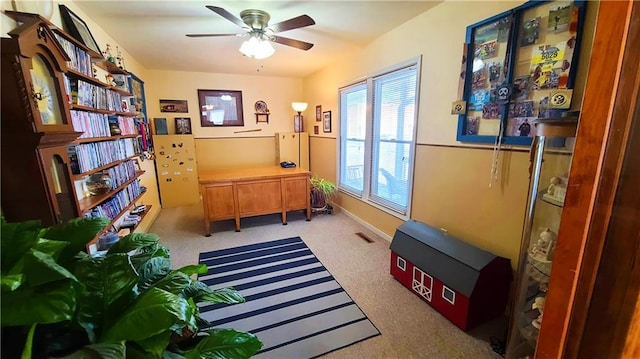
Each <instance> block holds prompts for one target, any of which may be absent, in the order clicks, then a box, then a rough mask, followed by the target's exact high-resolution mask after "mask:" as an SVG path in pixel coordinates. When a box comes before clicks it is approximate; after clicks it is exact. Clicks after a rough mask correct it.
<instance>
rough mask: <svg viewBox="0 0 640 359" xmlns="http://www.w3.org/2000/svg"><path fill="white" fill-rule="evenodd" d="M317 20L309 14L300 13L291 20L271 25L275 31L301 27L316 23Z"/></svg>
mask: <svg viewBox="0 0 640 359" xmlns="http://www.w3.org/2000/svg"><path fill="white" fill-rule="evenodd" d="M315 23H316V22H315V21H313V19H312V18H311V17H309V16H308V15H300V16H298V17H294V18H292V19H289V20H285V21H282V22H279V23H277V24H273V25H269V27H270V28H271V30H273V32H283V31H287V30H293V29H299V28H301V27H305V26H310V25H315Z"/></svg>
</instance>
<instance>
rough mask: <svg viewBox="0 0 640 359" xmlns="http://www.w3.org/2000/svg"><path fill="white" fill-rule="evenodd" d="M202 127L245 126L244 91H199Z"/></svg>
mask: <svg viewBox="0 0 640 359" xmlns="http://www.w3.org/2000/svg"><path fill="white" fill-rule="evenodd" d="M198 101H199V105H200V124H201V125H202V127H217V126H244V118H243V115H242V91H233V90H198Z"/></svg>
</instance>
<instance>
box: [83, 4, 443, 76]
mask: <svg viewBox="0 0 640 359" xmlns="http://www.w3.org/2000/svg"><path fill="white" fill-rule="evenodd" d="M438 3H439V1H331V0H319V1H230V0H226V1H207V2H202V1H180V0H174V1H167V0H161V1H147V0H136V1H131V0H129V1H114V0H102V1H75V4H76V5H77V6H78V7H79V8H81V9H82V10H83V11H84V12H85V13H87V15H88V16H89V17H90V18H91V19H92V20H93V21H95V22H96V23H97V24H98V25H100V26H101V27H102V28H103V29H104V30H105V31H106V32H107V33H108V34H109V35H110V36H111V37H112V38H114V39H116V40H117V41H118V44H119V45H120V46H122V47H123V48H125V49H126V50H127V52H128V53H130V54H131V56H133V57H134V58H135V59H136V60H138V61H139V62H141V64H142V65H143V66H144V67H145V68H148V69H161V70H178V71H195V72H215V73H233V74H252V75H265V76H287V77H303V76H306V75H309V74H312V73H313V72H315V71H318V70H319V69H322V68H323V67H325V66H327V65H328V64H331V63H332V62H334V61H335V59H336V57H337V55H341V54H344V53H345V52H347V51H351V50H353V49H354V48H359V47H364V46H366V45H367V44H368V43H370V42H371V41H372V40H374V39H376V38H377V37H379V36H380V35H382V34H384V33H386V32H388V31H389V30H391V29H393V28H395V27H397V26H398V25H400V24H402V23H404V22H406V21H407V20H409V19H411V18H413V17H415V16H417V15H419V14H421V13H423V12H425V11H426V10H428V9H430V8H431V7H433V6H435V5H437V4H438ZM205 5H213V6H219V7H222V8H224V9H226V10H227V11H229V12H230V13H232V14H233V15H235V16H236V17H238V18H239V17H240V11H242V10H245V9H250V8H254V9H260V10H264V11H267V12H268V13H269V14H270V15H271V21H270V22H269V23H270V24H275V23H278V22H281V21H285V20H288V19H290V18H293V17H296V16H299V15H302V14H307V15H309V16H310V17H312V18H313V19H314V20H315V22H316V24H315V25H312V26H309V27H305V28H300V29H294V30H289V31H285V32H280V33H278V34H279V35H281V36H284V37H289V38H293V39H296V40H302V41H306V42H310V43H313V44H314V47H313V48H311V49H310V50H308V51H303V50H299V49H296V48H292V47H289V46H284V45H280V44H276V43H274V44H273V46H274V48H275V50H276V52H275V54H274V55H273V56H271V57H269V58H267V59H264V60H255V59H251V58H248V57H245V56H243V55H242V54H241V53H240V52H239V51H238V48H239V47H240V45H241V43H242V41H244V39H243V38H240V37H235V36H229V37H207V38H188V37H186V36H185V35H186V34H198V33H242V32H243V30H242V29H241V28H240V27H238V26H237V25H235V24H234V23H232V22H230V21H228V20H227V19H225V18H223V17H222V16H220V15H218V14H216V13H214V12H213V11H211V10H209V9H207V8H206V7H205ZM100 46H101V49H102V50H104V48H103V47H104V46H105V45H104V44H100ZM125 64H126V59H125Z"/></svg>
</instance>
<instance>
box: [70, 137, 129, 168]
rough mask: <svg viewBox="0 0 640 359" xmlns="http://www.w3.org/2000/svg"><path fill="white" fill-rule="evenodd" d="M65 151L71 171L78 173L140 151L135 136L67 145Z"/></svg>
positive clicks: (125, 157)
mask: <svg viewBox="0 0 640 359" xmlns="http://www.w3.org/2000/svg"><path fill="white" fill-rule="evenodd" d="M67 151H68V154H69V160H70V164H71V172H72V173H74V174H80V173H84V172H89V171H91V170H93V169H96V168H98V167H102V166H106V165H108V164H110V163H113V162H115V161H121V160H124V159H127V158H129V157H132V156H135V155H136V154H138V153H140V145H139V142H138V140H137V139H136V138H120V139H118V140H115V141H102V142H92V143H82V144H78V145H75V146H69V147H68V148H67Z"/></svg>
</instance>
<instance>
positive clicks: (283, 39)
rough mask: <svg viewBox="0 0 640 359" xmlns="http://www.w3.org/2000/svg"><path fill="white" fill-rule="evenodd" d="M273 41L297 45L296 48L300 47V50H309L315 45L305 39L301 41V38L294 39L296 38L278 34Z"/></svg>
mask: <svg viewBox="0 0 640 359" xmlns="http://www.w3.org/2000/svg"><path fill="white" fill-rule="evenodd" d="M272 41H273V42H277V43H279V44H282V45H287V46H291V47H295V48H297V49H300V50H309V49H310V48H312V47H313V44H312V43H309V42H304V41H300V40H294V39H290V38H288V37H282V36H277V35H274V36H273V38H272Z"/></svg>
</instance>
